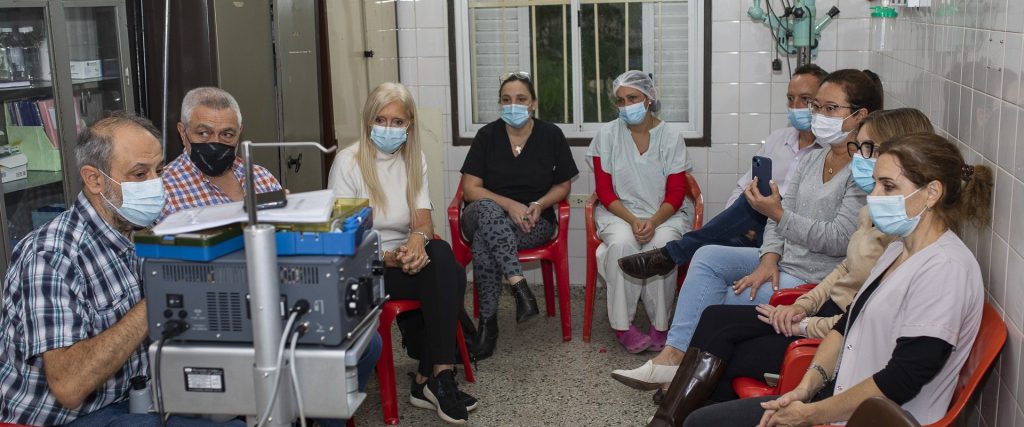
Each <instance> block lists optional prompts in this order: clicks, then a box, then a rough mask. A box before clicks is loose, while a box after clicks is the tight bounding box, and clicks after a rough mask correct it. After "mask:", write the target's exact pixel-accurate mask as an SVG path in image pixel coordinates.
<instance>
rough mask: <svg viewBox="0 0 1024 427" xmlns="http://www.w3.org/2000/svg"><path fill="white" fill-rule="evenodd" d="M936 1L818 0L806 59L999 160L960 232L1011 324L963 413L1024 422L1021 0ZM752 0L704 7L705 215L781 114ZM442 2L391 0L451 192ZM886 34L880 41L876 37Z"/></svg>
mask: <svg viewBox="0 0 1024 427" xmlns="http://www.w3.org/2000/svg"><path fill="white" fill-rule="evenodd" d="M933 3H934V5H933V6H932V7H931V8H928V9H922V10H920V11H913V10H901V16H900V17H899V18H897V19H895V20H893V21H891V22H890V24H891V25H888V26H885V25H879V24H881V23H882V22H881V21H874V22H873V20H875V19H877V18H870V17H869V14H868V7H870V6H872V5H876V4H878V2H868V1H864V0H838V1H835V0H833V1H828V0H825V1H819V2H818V10H819V11H822V12H823V11H825V10H828V8H829V7H831V6H833V5H836V6H838V7H839V8H840V10H841V11H842V13H841V15H840V18H839V19H838V20H837V21H836V22H834V23H832V24H831V25H829V27H828V28H827V29H826V30H825V32H824V35H823V37H822V40H821V50H820V53H819V56H818V57H817V58H816V59H815V62H816V63H818V64H819V65H821V66H822V67H823V68H825V69H826V70H835V69H839V68H851V67H852V68H865V67H869V68H871V69H873V70H875V71H876V72H878V73H879V74H880V75H881V77H882V79H883V82H884V85H885V88H886V102H887V106H888V107H898V106H911V107H916V108H919V109H922V110H923V111H925V112H926V113H928V115H929V117H931V119H932V121H933V122H934V123H935V124H936V126H937V127H938V128H939V129H941V131H942V132H943V133H944V134H945V135H946V136H948V137H950V138H951V139H953V140H955V141H958V142H959V143H960V144H961V145H962V147H963V149H964V152H965V153H966V156H967V157H968V159H969V160H970V161H971V162H973V163H984V164H987V165H989V166H990V167H992V168H993V169H994V170H995V171H996V188H995V207H994V211H993V222H992V225H991V226H990V227H986V228H985V229H983V230H971V231H968V232H966V233H964V234H965V235H964V239H965V241H967V242H968V244H969V245H970V246H972V248H974V249H975V254H976V255H977V257H978V260H979V263H980V264H981V265H982V270H983V271H984V274H985V283H986V287H987V289H988V295H989V299H990V300H991V301H992V302H993V303H994V304H995V305H996V306H997V307H998V308H999V310H1000V312H1002V313H1004V316H1005V319H1006V323H1007V325H1008V327H1009V331H1010V334H1009V341H1008V343H1007V346H1006V347H1005V348H1004V352H1003V355H1002V356H1001V360H1000V362H999V364H998V366H997V367H996V371H995V372H994V374H993V375H991V376H990V377H989V379H988V381H987V382H986V383H985V386H984V390H983V392H982V393H981V397H980V399H977V400H976V401H975V402H974V403H973V404H972V406H971V408H970V411H968V412H969V414H968V416H967V417H965V419H964V421H965V424H966V425H968V426H979V425H980V426H987V427H996V426H999V427H1009V426H1024V413H1022V411H1021V406H1022V404H1021V402H1022V400H1024V379H1022V378H1021V376H1022V374H1024V369H1022V368H1021V362H1022V360H1021V352H1022V348H1021V343H1022V341H1024V335H1022V332H1021V331H1022V330H1024V183H1022V179H1024V143H1021V142H1020V141H1021V140H1022V139H1024V91H1021V84H1020V83H1021V81H1022V79H1024V75H1022V56H1024V34H1022V31H1024V0H933ZM749 4H750V2H749V1H747V0H715V1H714V4H713V8H712V19H713V25H712V29H711V31H712V50H711V52H708V54H709V55H711V61H712V77H711V78H712V82H711V91H712V92H711V93H712V105H711V113H712V129H711V132H712V145H711V147H706V148H691V149H690V150H689V152H690V155H691V157H692V158H693V160H694V166H695V170H694V171H693V173H694V174H695V175H696V177H697V180H698V182H699V183H700V185H701V188H702V189H703V191H704V195H705V201H706V202H707V211H706V214H707V215H708V216H711V215H714V214H715V213H717V212H718V211H720V210H721V209H722V207H723V205H724V202H725V201H726V199H727V198H728V196H729V193H730V191H731V190H732V187H733V185H735V180H736V178H737V174H739V173H742V172H743V171H745V170H746V168H748V167H749V160H747V159H749V158H750V156H751V154H752V153H754V152H755V151H756V150H757V148H758V144H760V143H761V142H762V140H763V138H764V137H765V136H766V135H767V134H768V133H769V132H770V130H772V129H775V128H778V127H781V126H785V124H786V118H785V111H786V110H785V89H786V82H787V78H786V77H785V75H783V74H782V73H773V72H771V70H770V68H769V61H770V60H771V58H773V57H774V54H773V53H771V42H770V41H769V37H768V32H767V30H766V29H765V28H764V27H763V26H762V25H760V24H755V23H752V22H750V20H749V19H748V18H747V17H746V9H747V7H749ZM446 8H447V2H446V1H444V0H418V1H399V2H398V23H399V27H400V31H399V56H400V57H401V72H400V73H401V80H402V82H404V83H405V84H407V85H409V86H410V87H411V88H412V90H413V94H414V95H415V96H416V99H417V101H418V102H419V104H420V105H422V106H429V107H434V108H439V109H441V110H442V112H443V113H444V121H445V122H444V124H443V125H444V139H445V144H446V156H445V157H446V164H445V165H444V168H445V170H446V172H447V177H448V182H446V183H444V185H445V186H446V195H447V197H448V198H449V199H450V198H451V196H452V195H453V194H454V191H455V186H456V185H457V183H458V177H459V174H458V169H459V167H460V166H461V164H462V160H463V158H464V157H465V154H466V148H465V147H453V146H452V145H451V135H452V134H451V119H450V118H451V114H452V111H451V106H450V105H451V102H450V94H451V90H452V89H451V88H450V87H449V82H448V55H449V52H448V50H447V28H448V23H447V9H446ZM872 24H874V25H872ZM873 28H874V29H873ZM880 28H885V29H886V31H888V32H889V33H888V34H889V36H888V37H887V38H885V39H880V38H879V37H878V33H879V32H880V30H878V29H880ZM883 41H884V42H885V43H884V45H885V46H887V47H886V50H880V49H879V46H880V45H882V44H883V43H881V42H883ZM583 152H584V148H573V154H574V156H575V158H576V161H577V164H578V165H579V167H580V169H581V176H580V178H579V179H578V180H577V181H576V182H575V183H574V184H573V193H589V192H591V191H592V190H593V176H592V174H591V172H590V170H589V167H587V166H586V164H585V162H584V158H583ZM435 185H436V184H435ZM582 214H583V212H582V209H575V210H574V212H573V217H572V218H573V221H572V222H571V223H570V224H571V229H572V230H571V234H570V255H571V259H570V266H571V268H570V270H571V271H570V274H571V278H572V281H573V283H577V284H578V283H582V281H583V278H584V271H583V266H584V244H583V240H584V239H583V232H582V227H583V220H582V219H583V215H582ZM437 225H438V226H439V228H441V224H437ZM444 228H447V227H446V226H445V227H444ZM446 232H447V230H446ZM536 279H537V278H536V277H534V280H536Z"/></svg>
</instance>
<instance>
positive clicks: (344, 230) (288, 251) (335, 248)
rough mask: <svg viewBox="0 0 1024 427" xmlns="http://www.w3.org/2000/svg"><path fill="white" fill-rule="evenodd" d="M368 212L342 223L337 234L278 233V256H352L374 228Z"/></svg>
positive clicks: (333, 232)
mask: <svg viewBox="0 0 1024 427" xmlns="http://www.w3.org/2000/svg"><path fill="white" fill-rule="evenodd" d="M372 212H373V211H372V209H371V208H363V209H362V210H360V211H359V213H357V214H355V215H352V216H350V217H348V218H346V219H345V222H344V223H343V224H342V227H341V230H340V231H330V232H311V231H279V232H277V235H276V236H275V237H276V238H277V254H278V255H353V254H355V253H356V248H358V247H359V244H361V243H362V242H363V234H365V233H366V231H367V230H369V229H370V228H371V227H373V220H372V217H371V213H372Z"/></svg>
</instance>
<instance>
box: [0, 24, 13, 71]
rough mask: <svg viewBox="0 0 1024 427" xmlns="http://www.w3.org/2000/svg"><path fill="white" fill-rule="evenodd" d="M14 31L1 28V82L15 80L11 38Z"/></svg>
mask: <svg viewBox="0 0 1024 427" xmlns="http://www.w3.org/2000/svg"><path fill="white" fill-rule="evenodd" d="M12 34H13V32H12V31H11V29H10V28H0V82H4V81H11V80H14V66H13V65H12V64H11V52H10V50H11V43H12V42H13V40H11V36H12Z"/></svg>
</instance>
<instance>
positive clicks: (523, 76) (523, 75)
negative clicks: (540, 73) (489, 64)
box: [498, 71, 533, 83]
mask: <svg viewBox="0 0 1024 427" xmlns="http://www.w3.org/2000/svg"><path fill="white" fill-rule="evenodd" d="M509 80H526V81H528V82H529V81H533V79H532V78H531V77H530V73H528V72H526V71H513V72H511V73H504V74H502V75H500V76H498V81H499V82H502V83H504V82H506V81H509Z"/></svg>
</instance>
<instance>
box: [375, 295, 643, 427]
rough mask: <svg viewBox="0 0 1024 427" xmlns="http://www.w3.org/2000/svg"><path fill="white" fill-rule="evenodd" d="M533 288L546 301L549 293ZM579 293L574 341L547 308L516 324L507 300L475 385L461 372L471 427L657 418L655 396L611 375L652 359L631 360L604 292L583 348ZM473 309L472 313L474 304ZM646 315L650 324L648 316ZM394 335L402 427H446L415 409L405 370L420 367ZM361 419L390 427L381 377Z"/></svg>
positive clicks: (637, 422) (574, 302)
mask: <svg viewBox="0 0 1024 427" xmlns="http://www.w3.org/2000/svg"><path fill="white" fill-rule="evenodd" d="M533 290H534V294H535V295H537V297H538V298H543V295H544V293H543V289H542V288H540V287H537V286H535V287H534V289H533ZM572 294H573V295H572V315H573V316H572V327H573V329H572V332H573V335H572V341H570V342H567V343H563V342H562V339H561V326H560V322H559V317H558V316H557V313H556V316H555V317H544V316H543V313H544V308H543V307H541V314H542V315H541V316H540V317H539V318H537V319H534V320H530V321H527V322H526V323H525V324H523V325H517V324H516V322H515V319H514V315H515V308H514V306H513V305H512V304H513V300H512V298H511V297H510V296H508V295H507V294H506V295H503V296H502V301H501V303H502V306H501V309H500V311H499V318H498V322H499V325H498V326H499V331H500V333H499V334H498V349H497V351H496V352H495V354H494V356H492V357H491V358H489V359H487V360H484V361H481V362H479V363H478V364H477V365H478V367H477V370H476V372H475V373H476V383H473V384H469V383H465V381H464V377H462V373H461V370H460V373H459V375H458V379H459V381H460V383H461V386H460V387H461V389H462V390H464V391H466V392H467V393H470V394H472V395H473V396H476V397H477V398H478V399H480V406H479V407H478V408H477V409H476V410H475V411H473V412H472V413H470V417H469V423H468V425H475V426H569V425H574V426H637V425H644V423H645V422H646V420H647V418H648V417H650V416H651V415H653V414H654V410H655V408H656V407H655V406H654V403H653V402H652V401H651V394H652V393H653V392H641V391H637V390H633V389H631V388H628V387H626V386H623V385H621V384H619V383H618V382H616V381H615V380H613V379H612V378H611V376H610V373H611V371H612V369H618V368H633V367H636V366H640V365H641V364H643V362H644V361H646V360H647V359H648V358H649V357H652V356H653V353H643V354H638V355H632V354H628V353H626V352H625V351H623V350H622V348H621V347H620V346H619V345H618V343H617V342H616V341H615V336H614V335H613V334H612V332H611V329H610V328H609V326H608V316H607V304H606V303H605V301H606V299H605V294H604V289H603V288H601V289H599V290H598V294H597V297H596V298H595V300H594V326H593V334H592V339H591V342H589V343H585V342H583V338H582V327H583V288H582V287H573V292H572ZM538 302H539V303H540V304H541V305H543V303H544V302H543V301H538ZM466 307H467V308H469V307H472V305H471V300H467V305H466ZM640 310H641V311H642V310H643V309H642V308H641V309H640ZM639 317H640V318H644V319H645V318H646V316H644V315H643V314H641V315H639ZM640 321H641V322H646V320H640ZM394 337H395V343H394V344H395V346H396V351H395V369H396V372H397V375H396V376H397V378H398V400H399V416H400V417H401V424H400V425H405V426H441V425H447V424H445V423H444V422H442V421H441V420H440V419H439V418H437V415H436V414H435V413H434V412H432V411H427V410H424V409H418V408H415V407H413V406H412V405H410V404H409V401H408V390H409V382H410V381H411V380H410V379H409V377H408V376H407V375H406V372H413V371H415V369H416V362H415V361H414V360H412V359H410V358H408V357H407V356H406V355H405V349H403V348H401V347H400V343H399V341H398V340H399V338H398V337H399V333H398V328H397V327H395V329H394ZM356 420H357V425H359V426H361V427H362V426H382V425H384V422H383V416H382V413H381V408H380V389H379V386H378V384H377V380H376V377H374V378H373V379H371V380H370V384H369V386H368V388H367V398H366V401H365V402H364V403H363V405H362V406H360V408H359V410H358V411H357V412H356Z"/></svg>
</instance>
